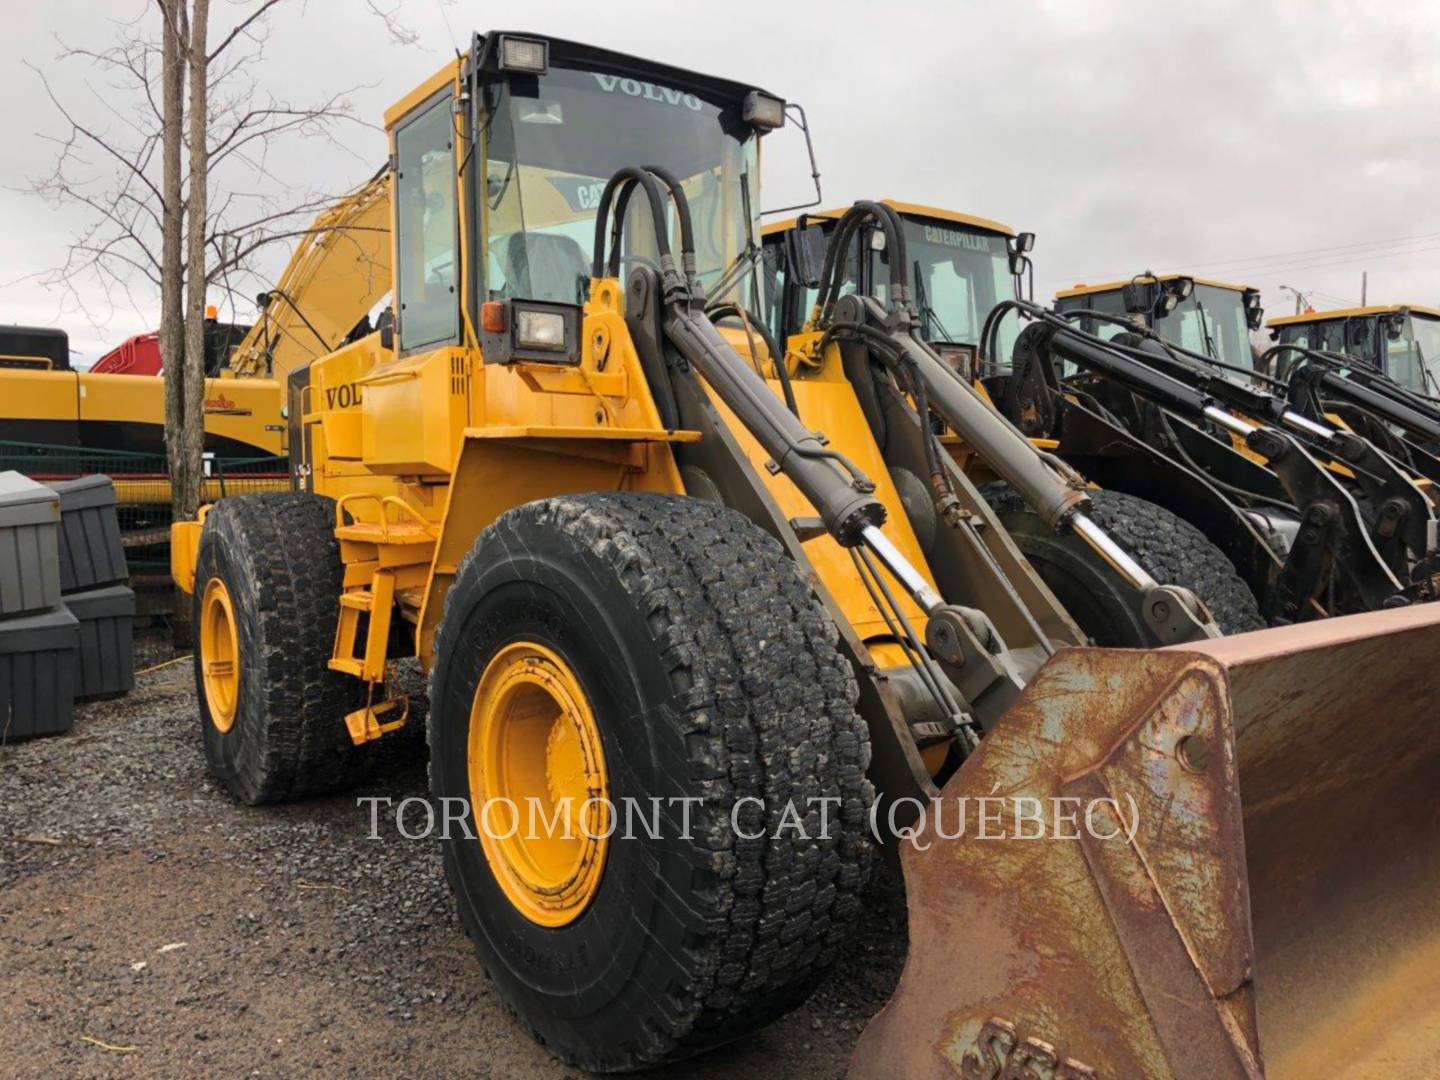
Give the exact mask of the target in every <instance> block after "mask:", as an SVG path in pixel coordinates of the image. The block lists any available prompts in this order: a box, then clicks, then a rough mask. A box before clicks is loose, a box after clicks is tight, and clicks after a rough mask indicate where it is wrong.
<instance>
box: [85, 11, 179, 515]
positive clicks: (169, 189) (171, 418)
mask: <svg viewBox="0 0 1440 1080" xmlns="http://www.w3.org/2000/svg"><path fill="white" fill-rule="evenodd" d="M160 17H161V26H160V38H161V49H160V64H161V76H160V78H161V99H160V101H161V105H160V110H159V115H158V120H159V122H160V143H161V158H162V173H163V178H162V181H161V184H162V187H161V191H160V237H161V239H160V356H161V361H162V363H164V361H165V360H166V359H167V358H174V357H178V356H180V355H181V354H182V352H183V351H184V348H185V323H184V316H183V309H182V307H181V304H182V302H183V297H182V295H181V294H182V293H183V291H184V286H185V263H184V253H183V251H182V248H181V240H182V237H181V232H182V230H183V229H184V218H183V217H182V214H183V205H182V201H181V200H182V199H183V197H184V195H183V193H184V187H183V184H184V181H183V179H182V173H181V162H180V151H181V149H182V146H181V144H182V142H183V141H184V136H183V132H182V131H181V130H180V128H181V124H182V122H183V118H184V114H185V51H186V49H187V48H188V47H189V38H190V28H189V21H188V18H187V15H186V11H185V5H184V4H183V3H181V4H174V5H170V4H164V3H162V4H161V5H160ZM147 145H148V140H147ZM98 266H99V264H97V268H98ZM185 405H186V401H185V366H184V365H183V364H171V363H165V430H166V431H175V432H183V431H184V430H185ZM201 409H202V412H203V409H204V403H203V401H202V403H201ZM201 425H202V428H203V425H204V418H203V415H202V418H201ZM201 441H202V444H203V441H204V440H203V436H202V440H201ZM165 454H166V463H167V464H168V465H169V467H170V477H171V486H170V493H171V501H172V508H173V509H175V510H177V511H183V506H182V502H181V500H180V499H179V498H177V497H176V495H177V493H179V492H183V493H184V494H186V495H187V496H188V494H189V492H190V489H191V487H192V486H195V485H192V483H191V481H190V480H189V476H190V474H191V473H192V472H193V471H194V470H193V469H191V468H190V462H189V458H188V456H187V455H186V454H185V452H184V439H183V438H172V439H167V440H166V441H165ZM202 460H203V451H202ZM176 516H177V517H183V516H185V515H184V514H183V512H181V513H177V515H176Z"/></svg>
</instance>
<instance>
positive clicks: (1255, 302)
mask: <svg viewBox="0 0 1440 1080" xmlns="http://www.w3.org/2000/svg"><path fill="white" fill-rule="evenodd" d="M1245 325H1246V326H1248V327H1250V329H1251V330H1259V329H1260V328H1261V327H1262V326H1264V325H1265V309H1264V308H1263V307H1261V306H1260V290H1259V289H1246V290H1245ZM1271 336H1272V337H1273V336H1274V335H1271Z"/></svg>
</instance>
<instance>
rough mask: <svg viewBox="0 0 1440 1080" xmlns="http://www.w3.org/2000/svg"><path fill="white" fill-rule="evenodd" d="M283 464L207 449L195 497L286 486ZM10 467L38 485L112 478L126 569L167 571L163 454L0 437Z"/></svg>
mask: <svg viewBox="0 0 1440 1080" xmlns="http://www.w3.org/2000/svg"><path fill="white" fill-rule="evenodd" d="M289 467H290V466H289V462H288V460H287V459H285V458H283V457H272V456H263V457H244V458H241V457H219V456H216V455H213V454H207V455H206V456H205V472H206V480H205V485H204V489H203V490H202V492H201V495H200V501H201V502H214V501H215V500H216V499H222V498H224V497H225V496H227V495H244V494H249V493H252V492H260V491H283V490H286V489H288V488H289V486H290V475H289ZM10 470H14V471H16V472H20V473H24V474H25V475H26V476H28V477H30V478H31V479H33V480H36V481H39V482H40V483H42V484H43V483H45V482H46V481H47V480H72V479H74V478H75V477H77V476H91V475H94V474H95V473H104V474H105V475H106V476H108V477H110V478H111V479H112V480H114V481H115V497H116V502H117V503H118V504H119V516H120V531H121V534H122V536H123V537H124V540H125V555H126V558H127V560H128V561H129V563H130V570H131V573H132V574H168V573H169V570H170V518H171V514H170V495H171V493H170V474H169V466H168V465H167V464H166V462H165V457H164V455H162V454H143V453H134V452H132V451H127V450H109V449H96V448H92V447H85V446H56V445H51V444H47V443H29V442H13V441H9V440H0V472H8V471H10Z"/></svg>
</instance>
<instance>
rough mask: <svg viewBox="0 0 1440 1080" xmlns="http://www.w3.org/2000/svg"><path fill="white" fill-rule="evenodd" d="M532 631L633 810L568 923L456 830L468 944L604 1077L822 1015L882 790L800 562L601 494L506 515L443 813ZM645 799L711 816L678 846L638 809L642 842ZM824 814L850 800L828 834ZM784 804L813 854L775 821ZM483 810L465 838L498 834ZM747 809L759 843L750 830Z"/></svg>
mask: <svg viewBox="0 0 1440 1080" xmlns="http://www.w3.org/2000/svg"><path fill="white" fill-rule="evenodd" d="M517 642H524V643H527V645H526V647H531V646H530V645H529V643H533V648H534V652H535V653H536V655H537V658H539V657H542V656H543V657H548V658H551V659H553V660H554V661H555V662H556V663H558V664H561V665H563V666H564V668H565V669H566V670H567V672H572V673H573V676H574V683H575V684H576V685H578V687H579V689H580V691H581V693H582V694H583V696H584V698H585V699H586V700H587V701H588V705H589V710H588V713H589V714H592V715H593V717H594V721H595V726H596V728H598V732H599V744H600V746H601V747H602V750H603V761H604V773H605V776H606V784H607V785H608V790H607V797H608V798H609V799H610V800H611V801H612V802H613V803H614V804H615V805H617V806H619V807H621V808H622V809H621V813H620V822H619V824H620V829H618V830H617V831H616V834H615V836H614V837H613V838H611V839H610V840H609V841H608V848H606V849H605V850H604V853H603V855H602V856H601V859H602V860H603V861H602V869H601V873H600V875H599V880H598V884H597V885H595V886H594V889H593V892H592V893H591V894H590V895H589V897H588V899H587V900H586V901H585V906H584V907H583V908H582V909H580V910H579V911H578V913H577V912H575V911H571V912H570V913H569V914H568V915H567V916H565V918H566V919H567V920H568V921H565V922H563V924H562V925H540V924H539V923H538V922H537V921H536V920H535V919H533V918H531V917H529V916H527V915H526V913H525V911H524V910H522V907H521V906H520V905H519V904H517V903H516V902H514V901H512V899H511V898H510V896H511V893H507V886H506V884H504V883H502V880H501V879H502V878H503V879H505V880H506V881H509V882H511V884H510V886H509V888H510V889H511V890H512V892H513V888H514V886H513V881H514V878H513V876H507V875H510V874H511V871H510V869H509V868H508V867H507V866H505V865H503V864H502V865H501V866H500V873H499V875H498V876H497V869H496V866H494V865H492V863H491V862H490V861H489V859H488V858H487V855H486V852H485V849H484V847H483V846H482V841H480V840H477V839H474V838H469V837H466V836H461V835H456V833H458V832H459V831H460V830H458V829H455V830H453V831H452V833H451V835H450V836H448V837H446V838H444V840H443V844H444V848H443V850H444V863H445V870H446V875H447V877H448V878H449V881H450V884H451V886H452V887H453V889H454V891H455V895H456V899H457V904H458V907H459V911H460V915H461V919H462V921H463V923H464V925H465V929H466V931H467V932H468V933H469V935H470V937H471V938H472V940H473V941H474V944H475V947H476V951H477V953H478V954H479V957H480V959H481V961H482V963H483V964H484V966H485V967H486V969H487V970H488V971H489V973H490V976H491V978H492V979H493V980H494V981H495V983H496V984H497V986H498V987H499V989H500V990H501V992H502V994H503V995H504V997H505V998H506V999H507V1000H508V1002H509V1003H510V1004H511V1005H512V1006H513V1008H514V1009H515V1010H516V1011H517V1012H518V1014H519V1016H520V1017H521V1019H522V1020H523V1021H524V1022H525V1023H526V1024H527V1025H529V1027H530V1028H531V1030H532V1032H533V1033H534V1034H535V1036H536V1038H538V1039H539V1040H540V1041H541V1042H542V1043H544V1044H545V1045H546V1046H547V1047H549V1048H550V1049H551V1051H552V1052H554V1053H556V1054H557V1055H558V1056H559V1057H561V1058H563V1059H564V1060H566V1061H567V1062H570V1063H572V1064H575V1065H579V1066H581V1067H583V1068H585V1069H589V1070H593V1071H601V1072H612V1071H622V1070H629V1069H636V1068H643V1067H647V1066H652V1065H656V1064H659V1063H661V1062H665V1061H670V1060H675V1059H679V1058H683V1057H687V1056H689V1055H691V1054H693V1053H696V1052H699V1051H701V1050H704V1049H706V1048H708V1047H712V1046H716V1045H719V1044H721V1043H724V1042H728V1041H730V1040H732V1039H735V1038H738V1037H740V1036H742V1035H744V1034H745V1033H747V1032H749V1031H751V1030H753V1029H755V1028H757V1027H759V1026H761V1025H763V1024H765V1023H767V1022H769V1021H770V1020H772V1019H774V1018H775V1017H777V1016H779V1015H781V1014H782V1013H784V1012H786V1011H788V1010H789V1009H791V1008H793V1007H794V1006H796V1005H797V1004H799V1003H800V1002H801V1001H803V1000H804V999H805V997H806V996H807V995H808V994H809V992H810V990H811V989H812V988H813V987H814V985H815V984H816V982H818V981H819V979H820V977H821V976H822V975H823V973H824V972H825V970H826V969H827V968H828V967H829V965H830V964H831V963H832V961H833V960H834V959H835V958H836V955H837V953H838V950H839V949H840V947H841V945H842V943H843V941H844V940H845V938H846V933H847V929H848V927H849V925H850V923H851V922H852V921H853V919H854V917H855V915H856V914H857V912H858V909H859V897H860V890H861V887H862V886H863V884H864V880H865V877H866V873H867V869H868V863H869V857H870V851H869V843H868V839H867V837H866V836H865V829H866V817H867V812H868V808H869V805H870V801H871V797H872V794H873V793H872V789H871V787H870V784H869V782H868V781H867V780H866V779H865V768H866V766H867V764H868V757H869V741H868V737H867V733H866V729H865V727H864V724H863V722H862V721H861V719H860V718H859V717H858V716H857V715H856V712H855V700H856V696H857V690H856V685H855V681H854V678H853V675H852V673H851V670H850V667H849V664H848V663H847V662H846V660H845V659H844V657H843V656H842V655H841V653H840V652H839V650H838V648H837V631H836V628H835V625H834V623H833V622H832V621H831V619H830V617H829V616H828V614H827V613H826V611H825V609H824V608H823V607H822V606H821V604H820V603H819V601H818V600H817V598H816V597H815V594H814V592H813V591H812V590H811V588H810V586H809V585H808V584H807V583H806V582H805V581H804V579H803V578H802V577H801V575H800V573H799V572H798V569H797V567H796V566H795V564H794V563H793V562H792V561H791V560H790V559H789V558H788V557H787V556H786V555H785V553H784V551H783V550H782V549H781V548H780V546H779V545H778V544H777V543H775V541H774V540H772V539H771V538H770V537H768V536H766V535H765V534H764V533H762V532H760V530H758V529H757V528H756V527H755V526H754V525H752V524H751V523H750V522H749V521H748V520H746V519H745V518H744V517H742V516H741V515H740V514H738V513H736V512H735V511H733V510H730V509H727V508H725V507H722V506H716V505H713V504H710V503H706V502H702V501H700V500H697V499H690V498H683V497H672V496H662V495H644V494H604V495H583V496H575V497H562V498H554V499H547V500H544V501H541V502H535V503H530V504H527V505H525V506H522V507H519V508H518V509H516V510H512V511H511V512H509V513H507V514H505V515H504V516H503V517H501V518H500V519H499V520H498V521H496V522H495V523H494V524H493V525H492V526H491V527H490V528H488V529H486V530H485V532H484V533H483V534H482V535H481V536H480V537H479V539H478V540H477V541H476V544H475V547H474V549H473V550H472V551H471V553H470V554H469V555H468V556H467V557H466V558H465V560H464V561H463V562H462V563H461V565H460V567H459V569H458V571H457V574H456V578H455V581H454V583H453V585H452V586H451V588H450V590H449V593H448V595H447V596H446V600H445V612H444V617H443V620H442V622H441V624H440V627H439V630H438V633H437V635H436V641H435V667H434V670H433V672H432V676H431V706H432V707H431V714H430V749H431V755H430V760H431V789H432V792H433V794H434V795H435V796H436V797H437V798H438V799H442V800H443V799H452V798H457V797H463V798H471V797H472V775H471V770H470V766H469V760H470V757H469V756H470V754H471V753H472V748H473V747H474V746H475V745H476V744H475V743H472V741H471V740H472V734H471V729H472V727H474V728H476V730H477V731H479V732H481V733H482V734H481V735H480V736H477V738H479V739H480V740H481V744H482V745H483V732H484V731H485V730H487V728H486V725H487V724H493V723H495V721H493V720H490V719H487V717H493V716H494V715H496V713H495V711H494V710H493V709H490V708H487V707H486V704H485V703H486V702H488V701H490V700H491V699H490V698H489V697H487V693H488V692H487V691H485V690H484V689H483V688H484V687H486V686H489V685H491V681H490V679H491V677H490V676H489V675H488V674H487V673H489V672H493V670H494V666H495V665H496V664H499V663H503V662H505V661H504V658H505V657H506V656H510V655H513V652H514V649H515V647H516V643H517ZM544 662H546V663H548V662H550V661H549V660H545V661H544ZM482 675H485V676H486V677H485V678H482ZM477 690H478V691H479V692H478V693H477ZM572 696H573V695H572ZM501 715H508V714H505V713H501ZM534 715H535V710H534V708H533V707H532V708H530V709H528V710H526V711H522V713H521V717H522V718H521V720H519V721H509V722H516V723H521V722H529V721H530V720H531V719H533V717H534ZM553 731H554V729H553V728H552V736H551V737H550V739H549V745H553V744H554V743H555V742H556V738H555V736H554V734H553ZM536 742H537V744H539V743H544V742H545V740H543V739H539V740H536ZM475 752H476V753H479V752H478V751H475ZM481 760H482V761H483V760H485V759H484V758H481ZM498 771H499V770H497V772H498ZM538 774H539V771H538V770H535V772H534V773H531V774H526V775H538ZM513 775H515V773H514V772H506V773H505V776H506V777H511V776H513ZM544 775H546V776H547V777H551V776H553V773H552V770H551V769H550V768H549V766H548V765H547V767H546V769H545V772H544ZM489 783H490V782H489V781H488V780H485V781H482V784H481V790H480V795H479V797H481V798H483V797H486V796H485V793H486V792H487V791H494V790H497V789H496V788H494V787H491V786H488V785H489ZM553 784H554V780H553V779H552V780H551V786H552V789H553ZM542 797H543V794H542ZM492 798H493V796H492ZM626 799H635V800H637V804H636V805H638V806H639V807H640V808H641V809H640V811H639V813H640V814H641V815H645V816H648V815H649V813H650V811H649V810H648V809H647V808H648V807H650V806H652V805H653V804H652V803H650V802H649V801H648V800H651V799H662V800H679V799H689V800H693V801H692V802H690V803H688V804H682V803H676V802H668V803H665V804H662V805H663V806H664V809H662V813H661V827H660V829H659V832H660V836H659V838H658V839H657V838H653V837H652V836H651V835H649V832H648V831H647V828H646V827H645V826H643V825H640V824H639V821H638V819H636V823H635V825H636V827H635V829H634V835H633V838H625V837H624V836H623V832H624V826H625V819H624V809H623V807H624V806H625V800H626ZM819 799H829V800H831V802H829V803H828V811H827V818H828V837H827V838H821V837H820V835H819V834H820V833H821V831H822V828H821V816H820V810H821V804H819V803H815V802H811V800H819ZM787 802H793V803H794V805H795V806H796V807H797V809H798V814H799V819H800V820H802V821H803V822H804V829H805V831H806V832H807V833H808V834H809V836H810V837H811V838H810V839H802V838H801V837H800V836H799V835H798V833H797V830H794V829H778V830H777V826H779V825H780V823H781V820H782V814H784V812H785V806H786V804H787ZM443 805H446V804H444V803H442V806H443ZM684 805H688V806H689V815H690V816H689V829H688V836H685V835H682V834H683V833H685V832H686V830H685V829H684V823H683V821H681V820H680V819H679V811H678V810H677V809H676V808H677V807H678V806H684ZM476 811H477V808H476V807H475V806H474V805H472V806H471V807H470V808H468V810H467V817H466V823H467V824H468V826H469V828H470V829H471V830H472V832H473V833H474V834H475V835H479V834H478V830H477V828H476V824H475V822H476V819H477V812H476ZM732 815H733V820H735V821H738V824H739V826H740V829H741V830H742V831H743V832H744V833H746V834H747V835H748V834H760V835H756V836H755V838H748V839H747V838H743V837H740V836H737V834H736V832H735V831H734V829H732ZM503 820H504V819H503V815H497V816H496V818H495V819H494V820H493V821H492V824H494V825H495V827H496V828H500V829H503V828H505V827H506V826H505V825H504V824H503ZM497 823H498V824H497ZM777 832H778V835H777Z"/></svg>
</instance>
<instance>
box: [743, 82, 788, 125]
mask: <svg viewBox="0 0 1440 1080" xmlns="http://www.w3.org/2000/svg"><path fill="white" fill-rule="evenodd" d="M740 119H742V120H744V121H745V122H746V123H747V124H754V125H755V126H756V127H758V128H765V129H766V130H767V131H773V130H774V129H775V128H778V127H783V126H784V125H785V102H783V101H781V100H780V99H779V98H773V97H771V96H770V95H769V94H762V93H761V92H760V91H759V90H751V91H750V92H749V93H748V94H746V95H745V105H744V107H743V108H742V109H741V111H740Z"/></svg>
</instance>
